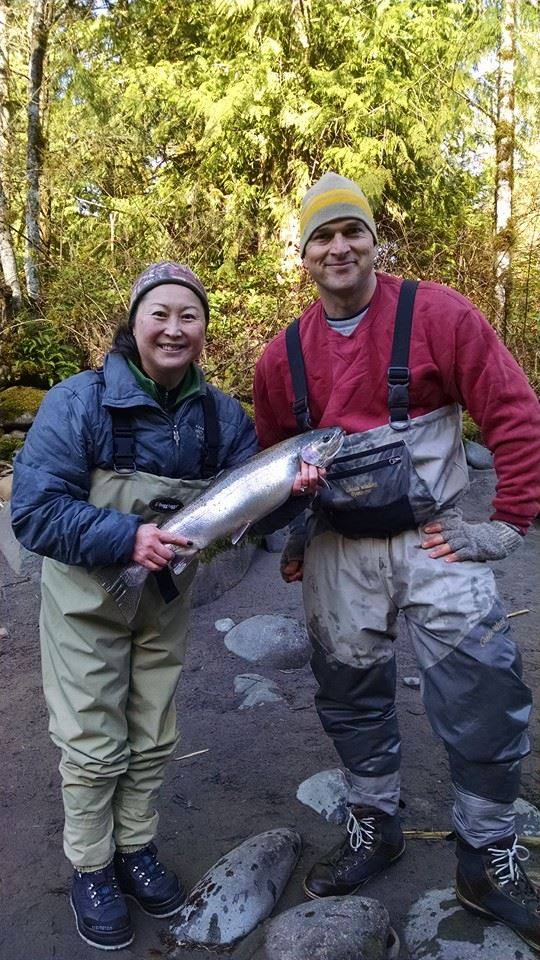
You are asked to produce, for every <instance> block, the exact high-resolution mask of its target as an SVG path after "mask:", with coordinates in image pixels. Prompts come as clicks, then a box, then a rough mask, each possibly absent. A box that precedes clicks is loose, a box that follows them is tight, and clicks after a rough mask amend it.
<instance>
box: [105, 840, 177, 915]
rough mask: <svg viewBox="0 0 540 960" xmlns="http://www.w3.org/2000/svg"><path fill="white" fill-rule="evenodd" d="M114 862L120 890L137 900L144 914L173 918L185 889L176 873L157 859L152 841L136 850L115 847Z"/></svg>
mask: <svg viewBox="0 0 540 960" xmlns="http://www.w3.org/2000/svg"><path fill="white" fill-rule="evenodd" d="M114 865H115V868H116V875H117V877H118V883H119V884H120V889H121V891H122V893H125V895H126V897H132V898H133V900H136V901H137V903H138V904H139V906H140V908H141V910H144V912H145V913H148V914H149V915H150V916H151V917H172V915H173V913H177V912H178V911H179V910H180V908H181V906H182V904H183V903H184V900H185V899H186V894H185V891H184V890H183V889H182V887H181V886H180V883H179V881H178V877H177V876H176V874H175V873H173V872H172V870H167V869H166V867H164V866H163V864H162V863H160V862H159V860H158V857H157V850H156V847H155V844H153V843H150V844H148V846H147V847H143V849H142V850H136V851H135V853H122V852H121V851H119V850H117V851H116V853H115V855H114Z"/></svg>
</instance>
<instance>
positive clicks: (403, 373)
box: [388, 367, 411, 387]
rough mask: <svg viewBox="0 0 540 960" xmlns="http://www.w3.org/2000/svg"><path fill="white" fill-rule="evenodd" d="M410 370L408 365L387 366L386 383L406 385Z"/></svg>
mask: <svg viewBox="0 0 540 960" xmlns="http://www.w3.org/2000/svg"><path fill="white" fill-rule="evenodd" d="M410 377H411V371H410V370H409V368H408V367H388V383H389V384H390V386H394V385H396V386H398V385H399V386H403V387H408V386H409V383H410V382H411V381H410Z"/></svg>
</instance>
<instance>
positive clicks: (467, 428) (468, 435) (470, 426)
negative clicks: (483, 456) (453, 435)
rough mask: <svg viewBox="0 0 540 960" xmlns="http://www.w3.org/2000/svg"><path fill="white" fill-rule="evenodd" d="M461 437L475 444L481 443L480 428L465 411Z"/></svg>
mask: <svg viewBox="0 0 540 960" xmlns="http://www.w3.org/2000/svg"><path fill="white" fill-rule="evenodd" d="M462 435H463V439H464V440H475V441H476V443H482V442H483V441H482V435H481V433H480V427H478V426H477V425H476V423H475V422H474V420H473V419H472V417H470V416H469V414H468V413H467V411H464V413H463V428H462Z"/></svg>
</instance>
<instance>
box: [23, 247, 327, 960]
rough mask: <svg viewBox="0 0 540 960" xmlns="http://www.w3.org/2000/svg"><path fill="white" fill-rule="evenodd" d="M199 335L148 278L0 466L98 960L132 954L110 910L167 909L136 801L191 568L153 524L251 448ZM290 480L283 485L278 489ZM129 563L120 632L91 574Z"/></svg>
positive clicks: (194, 287) (117, 914)
mask: <svg viewBox="0 0 540 960" xmlns="http://www.w3.org/2000/svg"><path fill="white" fill-rule="evenodd" d="M207 322H208V300H207V296H206V292H205V290H204V287H203V285H202V283H201V282H200V280H199V278H198V277H197V276H195V274H194V273H192V272H191V270H189V269H188V268H187V267H185V266H182V265H180V264H176V263H169V262H165V263H158V264H153V265H152V266H150V267H148V268H147V269H146V270H145V271H144V272H143V273H142V274H141V275H140V276H139V277H138V279H137V280H136V282H135V284H134V287H133V291H132V296H131V303H130V309H129V318H128V323H127V325H123V326H122V327H121V328H119V330H118V331H117V333H116V335H115V338H114V342H113V349H112V350H111V352H110V353H109V354H108V355H107V356H106V357H105V363H104V366H103V368H102V369H99V370H97V371H95V372H94V371H87V372H85V373H80V374H78V375H77V376H74V377H71V378H70V379H68V380H66V381H65V382H64V383H61V384H58V385H57V386H55V387H53V389H52V390H51V391H50V392H49V393H48V394H47V396H46V398H45V400H44V401H43V404H42V406H41V408H40V410H39V413H38V416H37V417H36V420H35V423H34V425H33V427H32V429H31V430H30V432H29V434H28V438H27V440H26V443H25V445H24V448H23V450H22V452H21V453H20V455H19V456H18V457H17V460H16V463H15V474H14V492H13V500H12V515H13V527H14V530H15V533H16V535H17V537H18V538H19V539H20V540H21V542H22V543H23V544H24V545H25V546H26V547H28V549H30V550H34V551H36V552H37V553H40V554H43V555H44V556H45V557H46V558H47V559H45V561H44V563H43V576H42V608H41V619H40V631H41V647H42V661H43V677H44V690H45V697H46V700H47V705H48V708H49V713H50V732H51V736H52V739H53V741H54V742H55V743H56V744H57V745H58V746H59V747H60V749H61V752H62V757H61V762H60V771H61V774H62V792H63V801H64V808H65V829H64V850H65V853H66V856H67V857H68V859H69V860H70V861H71V863H72V864H73V867H74V873H73V884H72V894H71V904H72V907H73V911H74V913H75V917H76V922H77V929H78V932H79V934H80V936H81V937H82V938H83V940H85V941H86V942H87V943H90V944H92V945H93V946H95V947H99V948H103V949H108V950H113V949H120V948H121V947H125V946H127V945H128V944H129V943H131V941H132V939H133V929H132V925H131V920H130V916H129V911H128V909H127V906H126V902H125V899H124V894H129V895H130V896H131V897H133V898H134V899H135V900H136V901H137V902H138V904H139V905H140V906H141V907H142V909H143V910H144V911H145V912H146V913H149V914H150V915H151V916H155V917H167V916H170V915H172V914H173V913H175V912H176V911H177V910H179V909H180V907H181V904H182V902H183V900H184V897H185V895H184V892H183V890H182V888H181V886H180V884H179V882H178V879H177V877H176V875H175V874H174V873H173V872H172V871H170V870H168V869H166V868H165V867H164V866H163V865H162V864H161V863H160V861H159V860H158V858H157V852H156V847H155V845H154V842H153V840H154V836H155V833H156V828H157V821H158V815H157V813H156V811H155V806H154V803H155V799H156V796H157V793H158V791H159V788H160V786H161V783H162V780H163V774H164V768H165V765H166V763H167V760H168V758H169V757H170V755H171V753H172V751H173V749H174V747H175V744H176V741H177V735H176V728H175V712H174V705H173V695H174V692H175V688H176V685H177V682H178V678H179V675H180V670H181V667H182V661H183V657H184V650H185V640H186V632H187V617H188V607H189V596H188V595H189V589H188V588H189V585H190V583H191V580H192V579H193V576H194V569H193V565H192V566H191V567H190V568H188V570H186V571H185V572H184V573H183V574H182V575H181V576H180V577H172V576H171V575H170V574H169V572H168V571H169V568H168V567H167V564H168V561H169V560H170V559H171V558H172V556H173V551H172V549H171V546H170V544H171V543H173V544H178V545H183V546H185V545H186V543H187V541H186V540H185V538H183V537H175V538H174V537H172V536H171V535H170V534H164V533H162V532H161V531H160V529H159V528H158V527H157V526H156V521H158V520H160V519H161V520H162V519H164V517H165V516H166V511H167V510H168V509H169V510H175V509H178V507H179V505H180V504H181V503H183V504H185V503H188V502H189V501H190V500H192V499H193V498H194V497H196V496H197V495H198V494H199V493H200V491H201V490H203V489H204V488H205V486H206V485H207V484H208V482H209V478H210V477H211V476H212V475H213V474H215V473H216V472H217V471H219V470H221V469H222V468H224V467H231V466H233V465H235V464H238V463H240V462H242V461H243V460H245V459H246V458H248V457H249V456H251V455H252V454H254V453H255V452H256V450H257V441H256V437H255V433H254V430H253V427H252V425H251V422H250V421H249V419H248V417H247V416H246V414H245V413H244V412H243V410H242V407H241V406H240V404H239V403H238V402H237V401H236V400H234V399H233V398H231V397H227V396H226V395H225V394H223V393H222V392H221V391H220V390H218V389H217V388H216V387H213V386H211V385H209V384H207V383H205V380H204V376H203V374H202V371H201V370H200V368H199V367H198V366H197V360H198V359H199V357H200V354H201V351H202V349H203V346H204V342H205V330H206V325H207ZM179 478H181V479H179ZM308 480H309V478H308V477H307V476H304V478H302V476H301V475H300V474H299V475H298V479H297V481H295V486H296V489H297V490H299V489H300V486H302V484H304V483H306V482H308ZM130 560H135V561H137V562H138V563H141V564H144V565H145V566H146V567H148V568H149V569H150V570H152V571H153V572H154V573H156V574H157V577H150V578H149V580H150V582H149V583H148V586H147V587H146V588H145V594H144V596H143V602H142V603H141V606H140V609H139V612H138V614H137V618H136V620H135V622H134V624H133V625H132V626H131V627H129V626H128V625H127V624H126V622H125V621H124V620H123V618H122V616H121V614H120V611H119V610H118V608H117V607H116V604H115V603H114V600H112V599H111V598H110V597H109V596H108V595H107V594H106V593H105V592H104V590H103V589H102V588H101V587H100V585H99V583H98V581H97V578H96V577H95V576H94V575H93V572H92V571H93V569H94V568H96V567H99V566H102V565H106V564H111V563H126V562H128V561H130Z"/></svg>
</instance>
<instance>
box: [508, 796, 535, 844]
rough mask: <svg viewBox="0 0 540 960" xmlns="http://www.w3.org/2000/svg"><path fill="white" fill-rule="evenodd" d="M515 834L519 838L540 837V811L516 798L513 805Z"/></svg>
mask: <svg viewBox="0 0 540 960" xmlns="http://www.w3.org/2000/svg"><path fill="white" fill-rule="evenodd" d="M514 810H515V812H516V833H517V835H518V836H519V837H540V810H539V809H538V807H534V806H533V804H532V803H527V801H526V800H523V799H522V797H518V798H517V800H516V801H515V803H514Z"/></svg>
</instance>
